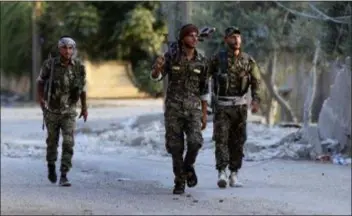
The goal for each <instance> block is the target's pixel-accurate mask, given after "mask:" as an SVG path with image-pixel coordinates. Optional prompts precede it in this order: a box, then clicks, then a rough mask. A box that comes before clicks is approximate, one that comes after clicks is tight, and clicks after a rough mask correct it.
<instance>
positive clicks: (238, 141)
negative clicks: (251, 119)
mask: <svg viewBox="0 0 352 216" xmlns="http://www.w3.org/2000/svg"><path fill="white" fill-rule="evenodd" d="M213 121H214V132H213V133H214V139H215V159H216V169H217V170H225V169H226V168H227V167H228V168H229V170H231V171H235V172H237V171H238V170H239V169H240V168H241V166H242V158H243V156H244V154H243V146H244V143H245V142H246V140H247V131H246V125H247V122H246V121H247V105H238V106H231V107H229V106H227V107H223V106H218V107H217V108H216V112H215V116H214V120H213Z"/></svg>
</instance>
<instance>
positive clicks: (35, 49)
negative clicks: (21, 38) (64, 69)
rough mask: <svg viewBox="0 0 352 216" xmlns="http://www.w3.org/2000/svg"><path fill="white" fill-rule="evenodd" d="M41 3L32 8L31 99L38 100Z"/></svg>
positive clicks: (38, 2) (37, 2)
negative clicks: (37, 81)
mask: <svg viewBox="0 0 352 216" xmlns="http://www.w3.org/2000/svg"><path fill="white" fill-rule="evenodd" d="M41 3H42V2H41V1H34V2H33V7H32V74H31V75H32V76H31V94H30V99H31V100H32V101H35V100H36V98H37V97H36V96H37V85H36V79H37V76H38V72H39V68H40V58H41V48H40V46H39V35H38V25H37V21H38V17H39V16H40V15H41V8H42V7H41V6H42V5H41Z"/></svg>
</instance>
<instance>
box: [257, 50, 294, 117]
mask: <svg viewBox="0 0 352 216" xmlns="http://www.w3.org/2000/svg"><path fill="white" fill-rule="evenodd" d="M276 62H277V51H276V50H275V49H274V52H273V58H272V60H271V61H270V63H269V65H268V70H267V73H266V74H263V73H262V77H263V81H264V82H265V85H266V87H267V88H268V91H269V94H270V95H271V96H272V97H273V98H274V99H275V100H276V101H277V102H278V104H279V105H280V107H281V109H282V111H283V112H285V113H287V116H288V121H291V122H297V117H296V115H295V114H294V112H293V110H292V108H291V106H290V105H289V104H288V103H287V102H286V101H285V99H283V98H282V97H281V96H280V94H279V93H278V91H277V86H276V85H275V77H276Z"/></svg>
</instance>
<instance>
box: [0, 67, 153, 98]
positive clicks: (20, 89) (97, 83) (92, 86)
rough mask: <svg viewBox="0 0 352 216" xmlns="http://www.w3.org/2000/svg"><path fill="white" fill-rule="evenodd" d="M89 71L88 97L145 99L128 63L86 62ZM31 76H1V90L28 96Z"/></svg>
mask: <svg viewBox="0 0 352 216" xmlns="http://www.w3.org/2000/svg"><path fill="white" fill-rule="evenodd" d="M84 64H85V66H86V71H87V82H88V85H87V88H88V97H89V98H93V99H103V98H104V99H105V98H111V99H117V98H144V97H147V95H146V94H144V93H140V92H139V90H138V88H137V87H136V86H135V85H134V83H133V75H132V70H131V66H130V64H129V63H127V62H117V61H108V62H102V63H91V62H89V61H86V62H84ZM29 76H30V75H28V76H22V77H19V78H13V77H6V76H4V75H3V74H1V88H4V89H7V90H10V91H13V92H16V93H19V94H24V95H28V94H29V92H30V84H31V83H30V77H29Z"/></svg>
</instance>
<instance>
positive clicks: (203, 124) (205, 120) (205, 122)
mask: <svg viewBox="0 0 352 216" xmlns="http://www.w3.org/2000/svg"><path fill="white" fill-rule="evenodd" d="M206 127H207V113H204V112H203V115H202V130H204V129H205V128H206Z"/></svg>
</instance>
